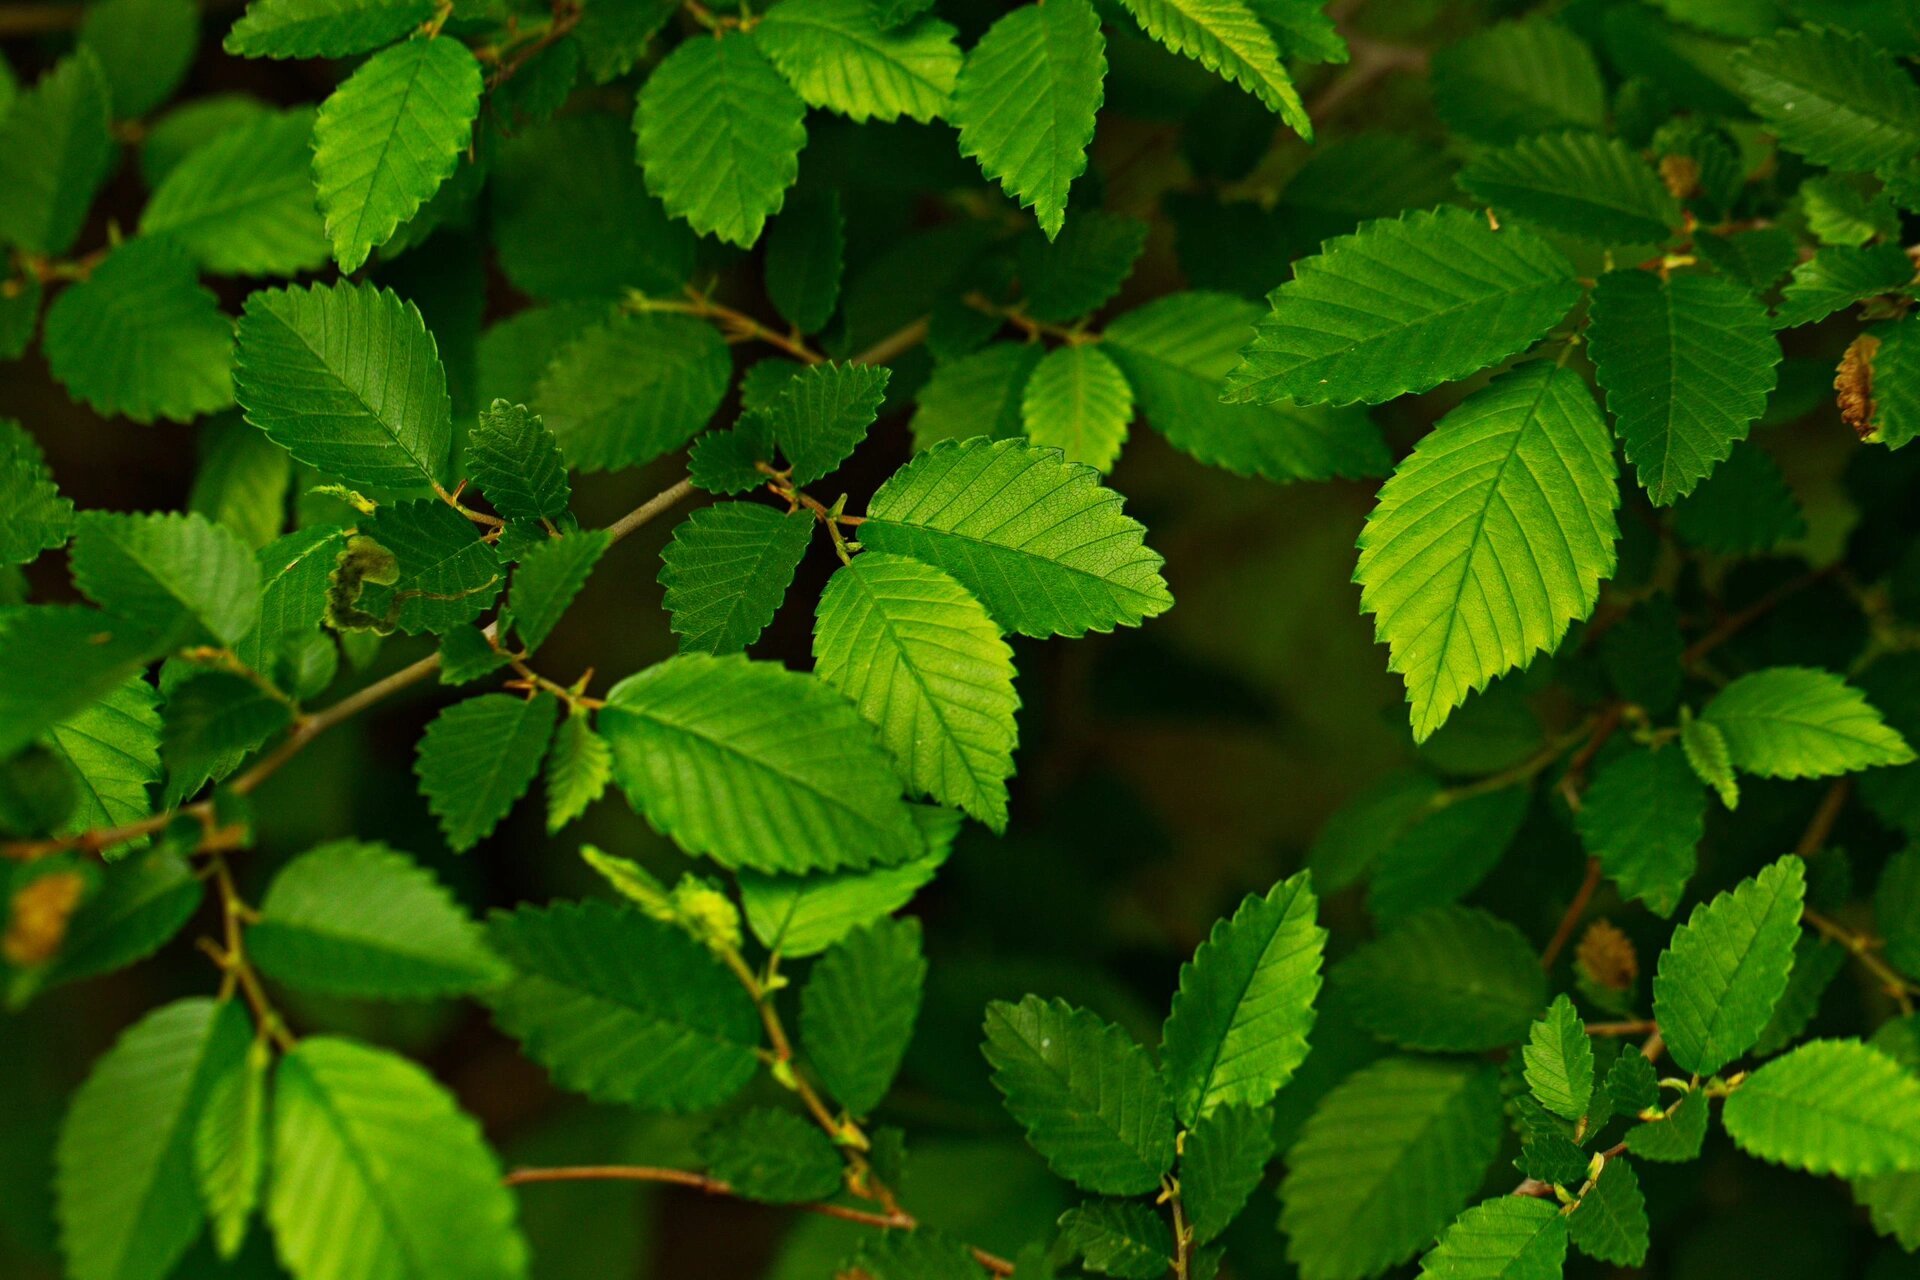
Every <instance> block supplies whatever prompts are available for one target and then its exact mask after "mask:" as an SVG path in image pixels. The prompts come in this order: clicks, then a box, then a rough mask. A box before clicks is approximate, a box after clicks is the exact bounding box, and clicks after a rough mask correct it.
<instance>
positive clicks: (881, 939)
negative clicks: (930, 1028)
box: [800, 919, 927, 1116]
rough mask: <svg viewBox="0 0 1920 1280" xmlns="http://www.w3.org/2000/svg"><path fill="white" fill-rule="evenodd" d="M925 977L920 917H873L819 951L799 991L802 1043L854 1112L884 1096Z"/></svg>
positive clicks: (834, 1091) (904, 1048) (831, 1087)
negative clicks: (815, 961) (834, 943)
mask: <svg viewBox="0 0 1920 1280" xmlns="http://www.w3.org/2000/svg"><path fill="white" fill-rule="evenodd" d="M926 980H927V962H926V958H925V957H924V956H922V955H921V954H920V922H919V921H917V920H887V919H882V920H876V921H874V922H873V923H872V924H870V925H867V926H866V927H864V928H862V929H858V930H855V931H854V932H853V933H850V934H848V935H847V937H846V938H845V939H844V940H843V941H841V942H840V943H839V944H837V945H836V946H835V947H834V948H833V949H832V950H831V951H828V952H827V953H826V954H825V955H824V956H822V957H820V960H819V963H817V964H815V965H814V966H813V970H812V972H811V973H809V974H808V975H807V985H806V986H805V987H804V988H803V989H802V990H801V992H800V1044H801V1048H802V1049H803V1050H804V1051H805V1053H806V1055H807V1062H808V1063H809V1064H810V1065H811V1066H812V1067H813V1069H814V1070H815V1071H817V1072H819V1074H820V1081H821V1083H822V1084H824V1085H826V1086H827V1092H828V1093H831V1094H832V1095H833V1096H834V1098H835V1099H836V1100H837V1101H838V1102H839V1103H840V1105H841V1106H842V1107H845V1108H846V1109H847V1111H848V1112H850V1113H851V1114H853V1115H856V1116H864V1115H869V1114H871V1113H872V1111H873V1109H874V1108H875V1107H877V1106H879V1105H880V1100H881V1099H882V1098H884V1097H886V1096H887V1089H888V1087H889V1086H891V1085H892V1084H893V1077H894V1076H895V1074H897V1073H898V1072H899V1070H900V1060H901V1059H902V1058H903V1057H905V1056H906V1052H907V1042H908V1041H909V1040H911V1039H912V1038H913V1023H914V1019H915V1018H916V1017H917V1016H918V1014H919V1012H920V991H921V988H922V987H923V986H924V985H925V983H926Z"/></svg>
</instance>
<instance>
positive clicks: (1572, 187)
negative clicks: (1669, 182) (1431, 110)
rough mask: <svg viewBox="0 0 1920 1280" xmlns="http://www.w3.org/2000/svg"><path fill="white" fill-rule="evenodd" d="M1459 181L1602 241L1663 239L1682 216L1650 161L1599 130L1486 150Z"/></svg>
mask: <svg viewBox="0 0 1920 1280" xmlns="http://www.w3.org/2000/svg"><path fill="white" fill-rule="evenodd" d="M1459 183H1460V187H1461V189H1462V190H1464V191H1465V192H1466V193H1467V194H1468V195H1470V196H1472V197H1473V198H1474V199H1476V200H1478V201H1481V202H1483V203H1485V204H1490V205H1492V206H1494V207H1495V208H1497V209H1499V210H1501V211H1502V212H1503V213H1507V214H1511V215H1512V216H1513V217H1515V218H1519V219H1521V220H1522V221H1526V222H1532V223H1534V224H1536V225H1538V226H1540V227H1544V228H1546V229H1547V230H1549V231H1561V232H1565V233H1566V234H1568V235H1571V236H1578V237H1580V238H1581V239H1584V240H1591V241H1594V242H1595V243H1598V244H1607V245H1615V244H1642V243H1653V244H1658V243H1660V242H1662V241H1664V240H1666V239H1667V237H1668V236H1670V235H1671V234H1672V233H1673V229H1674V227H1676V226H1677V225H1678V224H1679V222H1680V202H1679V201H1678V200H1675V199H1674V198H1673V195H1672V194H1671V193H1670V192H1669V191H1668V190H1667V189H1666V187H1665V186H1663V185H1662V184H1661V182H1660V178H1659V175H1658V174H1656V173H1654V171H1653V169H1652V168H1651V167H1649V166H1648V164H1647V162H1646V161H1644V160H1642V159H1641V158H1640V156H1639V154H1638V153H1637V152H1635V151H1634V150H1633V148H1631V147H1629V146H1628V145H1627V144H1626V143H1624V142H1622V141H1620V140H1619V139H1618V138H1603V137H1601V136H1600V135H1599V134H1595V133H1586V132H1577V131H1576V132H1568V133H1555V134H1540V135H1538V136H1535V137H1531V138H1524V139H1522V140H1521V141H1519V142H1516V143H1514V144H1513V145H1512V146H1510V147H1504V148H1501V149H1498V150H1488V151H1483V152H1481V153H1480V154H1479V155H1478V156H1476V157H1475V158H1474V159H1473V160H1472V161H1471V162H1470V163H1468V165H1467V167H1466V168H1465V169H1462V170H1461V171H1460V177H1459Z"/></svg>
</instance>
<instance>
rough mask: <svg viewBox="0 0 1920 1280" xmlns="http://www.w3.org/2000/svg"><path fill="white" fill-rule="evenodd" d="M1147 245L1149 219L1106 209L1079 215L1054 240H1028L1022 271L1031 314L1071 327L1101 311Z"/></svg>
mask: <svg viewBox="0 0 1920 1280" xmlns="http://www.w3.org/2000/svg"><path fill="white" fill-rule="evenodd" d="M1146 246H1147V224H1146V222H1145V221H1144V220H1142V219H1140V218H1133V217H1128V216H1127V215H1125V214H1119V213H1107V212H1104V211H1101V210H1090V211H1088V212H1085V213H1078V212H1076V213H1075V215H1074V218H1073V220H1072V221H1071V222H1069V223H1068V224H1067V226H1066V229H1065V230H1063V231H1062V232H1061V233H1060V235H1059V237H1058V238H1057V239H1055V240H1053V241H1051V242H1049V241H1047V240H1046V239H1044V238H1042V237H1040V236H1036V235H1028V236H1024V237H1022V238H1021V241H1020V254H1019V273H1020V288H1021V290H1022V292H1024V293H1025V295H1026V309H1027V312H1028V313H1029V314H1030V315H1032V316H1033V317H1034V318H1035V319H1037V320H1045V321H1048V322H1051V323H1055V324H1066V323H1068V322H1070V321H1073V320H1078V319H1079V318H1081V317H1082V316H1085V315H1087V314H1089V313H1090V312H1093V311H1097V310H1099V309H1100V308H1101V307H1103V306H1105V305H1106V304H1107V303H1108V302H1110V301H1111V300H1112V299H1113V296H1114V295H1115V294H1116V293H1118V292H1120V287H1121V286H1122V285H1123V284H1125V283H1126V281H1127V277H1128V276H1129V275H1131V274H1133V264H1134V263H1135V262H1136V261H1138V260H1139V257H1140V254H1141V252H1142V251H1143V250H1144V249H1145V248H1146Z"/></svg>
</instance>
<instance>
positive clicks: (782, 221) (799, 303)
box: [766, 188, 847, 333]
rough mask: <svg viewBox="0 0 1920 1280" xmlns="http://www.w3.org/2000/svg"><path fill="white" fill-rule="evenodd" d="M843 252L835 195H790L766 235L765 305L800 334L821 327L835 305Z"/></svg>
mask: <svg viewBox="0 0 1920 1280" xmlns="http://www.w3.org/2000/svg"><path fill="white" fill-rule="evenodd" d="M846 252H847V220H846V217H845V216H844V215H843V214H842V213H841V212H840V193H839V192H838V191H837V190H834V189H832V188H829V189H827V190H824V191H804V190H803V191H801V192H798V193H797V194H795V196H794V197H793V198H792V199H791V200H790V201H789V202H788V203H787V206H786V209H785V211H784V212H783V213H782V214H781V215H780V216H779V217H778V218H777V219H775V220H774V224H773V229H772V230H771V231H769V232H768V233H767V260H766V281H767V300H768V301H769V302H771V303H773V308H774V310H776V311H778V312H779V313H780V314H781V316H782V317H783V318H785V320H786V321H787V323H788V324H791V325H792V326H793V327H794V328H795V329H798V330H799V331H800V332H802V333H818V332H819V331H820V330H822V329H824V328H826V325H827V321H829V320H831V319H832V318H833V312H834V308H835V307H836V306H838V305H839V301H840V278H841V276H842V275H843V274H844V272H845V269H846Z"/></svg>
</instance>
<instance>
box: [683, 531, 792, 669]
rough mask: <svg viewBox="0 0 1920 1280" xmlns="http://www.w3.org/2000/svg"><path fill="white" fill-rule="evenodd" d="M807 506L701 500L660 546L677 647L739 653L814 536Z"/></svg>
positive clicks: (775, 607)
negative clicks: (791, 508)
mask: <svg viewBox="0 0 1920 1280" xmlns="http://www.w3.org/2000/svg"><path fill="white" fill-rule="evenodd" d="M813 525H814V518H813V515H812V513H810V512H807V511H804V510H802V511H790V512H787V513H786V514H784V515H783V514H782V513H780V512H779V511H776V510H774V509H773V508H772V507H768V506H763V505H761V504H759V503H756V502H722V503H717V504H716V505H714V506H711V507H702V508H701V509H700V510H698V511H696V512H694V513H693V514H692V515H690V516H688V517H687V518H686V520H685V521H683V522H682V523H681V525H680V526H679V527H678V528H677V529H675V530H674V531H673V541H672V542H669V543H668V544H667V546H666V549H665V550H664V551H662V552H661V553H660V560H661V565H660V585H661V586H663V587H665V588H666V596H665V599H664V601H663V603H664V604H665V605H666V609H667V613H668V615H669V619H670V621H669V625H670V626H671V627H672V629H673V633H674V634H675V635H677V636H679V637H680V651H681V652H682V653H715V654H727V653H739V652H741V651H742V650H744V649H745V648H746V647H747V646H748V645H750V644H752V643H753V642H754V641H755V640H758V639H759V638H760V633H761V632H762V631H764V630H766V628H767V624H768V623H769V622H772V621H773V615H774V614H775V613H777V612H778V611H779V609H780V603H781V601H783V600H785V599H786V596H787V588H788V587H789V586H791V585H792V583H793V573H794V570H795V569H796V568H798V567H799V565H800V560H801V557H803V556H805V555H806V552H807V543H808V542H809V541H810V540H811V539H812V537H813Z"/></svg>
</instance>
